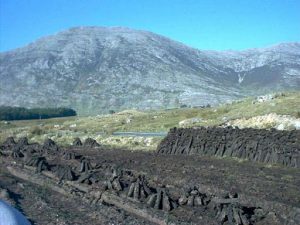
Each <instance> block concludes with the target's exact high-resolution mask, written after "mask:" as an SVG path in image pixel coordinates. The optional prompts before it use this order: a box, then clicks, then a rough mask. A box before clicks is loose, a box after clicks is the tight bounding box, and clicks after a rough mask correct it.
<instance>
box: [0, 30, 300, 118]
mask: <svg viewBox="0 0 300 225" xmlns="http://www.w3.org/2000/svg"><path fill="white" fill-rule="evenodd" d="M0 79H1V82H0V105H11V106H26V107H37V106H39V107H54V106H64V107H72V108H74V109H76V110H77V111H78V112H79V114H98V113H101V112H107V111H109V110H110V109H113V110H122V109H128V108H137V109H150V108H170V107H178V106H179V105H182V104H185V105H191V106H199V105H206V104H211V105H213V104H218V103H222V102H226V101H230V100H233V99H237V98H240V97H243V96H247V95H254V94H260V93H264V92H270V91H277V90H295V89H296V90H299V89H300V43H284V44H279V45H275V46H271V47H267V48H262V49H250V50H245V51H206V50H205V51H202V50H198V49H194V48H191V47H188V46H186V45H184V44H182V43H179V42H176V41H173V40H171V39H168V38H166V37H163V36H160V35H157V34H154V33H151V32H147V31H140V30H133V29H129V28H124V27H76V28H71V29H68V30H66V31H62V32H59V33H57V34H55V35H52V36H47V37H44V38H41V39H39V40H37V41H35V42H33V43H31V44H29V45H27V46H25V47H23V48H18V49H15V50H12V51H8V52H2V53H0Z"/></svg>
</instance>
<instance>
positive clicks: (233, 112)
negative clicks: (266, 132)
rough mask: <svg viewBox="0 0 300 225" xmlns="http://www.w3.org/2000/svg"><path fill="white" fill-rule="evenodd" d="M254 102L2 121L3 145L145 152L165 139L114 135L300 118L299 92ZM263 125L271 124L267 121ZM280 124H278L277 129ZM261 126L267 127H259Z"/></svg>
mask: <svg viewBox="0 0 300 225" xmlns="http://www.w3.org/2000/svg"><path fill="white" fill-rule="evenodd" d="M254 100H255V98H253V97H251V98H250V97H249V98H246V99H243V100H239V101H235V102H232V103H230V104H223V105H220V106H218V107H211V108H178V109H171V110H156V111H143V112H141V111H136V110H126V111H122V112H116V113H114V114H107V115H98V116H89V117H80V116H78V117H67V118H51V119H47V120H39V119H38V120H20V121H10V122H4V121H2V122H0V142H1V141H4V140H5V139H6V138H7V137H9V136H15V137H22V136H27V137H29V139H30V141H32V142H42V141H43V140H44V139H45V138H47V137H49V138H51V139H53V140H55V141H57V142H58V143H59V144H62V145H68V144H71V143H72V141H73V139H74V138H75V137H80V138H81V139H83V140H84V139H86V138H87V137H91V138H94V139H96V140H97V141H98V142H99V143H103V144H105V145H113V146H116V147H120V146H121V147H126V148H131V149H145V150H146V149H155V148H156V145H157V144H158V143H159V141H160V140H161V138H162V137H125V136H113V133H114V132H116V131H121V132H127V131H135V132H167V131H169V129H170V128H172V127H193V126H218V125H222V124H228V123H229V124H232V125H234V126H237V125H240V124H241V125H243V126H244V125H245V127H248V123H250V125H251V126H253V123H252V122H251V121H252V120H253V118H254V117H257V116H265V115H269V114H272V115H275V114H276V115H278V116H275V118H279V119H281V118H290V117H291V118H297V117H298V118H299V112H300V92H290V93H285V95H280V96H277V97H274V98H273V99H271V100H269V101H265V102H261V103H255V104H253V101H254ZM281 115H288V116H289V117H282V116H281ZM269 117H270V118H273V116H267V117H266V118H269ZM263 118H265V117H263ZM254 119H255V118H254ZM248 121H250V122H248ZM258 122H259V121H258ZM264 122H268V120H265V119H264ZM273 122H274V121H270V123H269V124H266V123H264V124H261V123H257V126H255V127H256V128H271V127H274V124H273ZM282 122H284V121H280V124H281V123H282ZM280 124H279V123H277V122H276V124H275V125H276V126H277V125H280ZM262 125H264V126H265V127H259V126H262ZM283 125H284V123H283Z"/></svg>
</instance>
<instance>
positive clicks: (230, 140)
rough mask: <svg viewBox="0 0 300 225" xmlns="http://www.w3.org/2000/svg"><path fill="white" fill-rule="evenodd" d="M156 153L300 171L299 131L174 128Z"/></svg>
mask: <svg viewBox="0 0 300 225" xmlns="http://www.w3.org/2000/svg"><path fill="white" fill-rule="evenodd" d="M157 152H158V153H159V154H186V155H191V154H200V155H209V156H227V157H237V158H242V159H248V160H250V161H257V162H263V163H276V164H281V165H284V166H288V167H296V168H300V131H299V130H294V131H279V130H275V129H272V130H261V129H252V128H247V129H237V128H232V127H226V128H219V127H211V128H205V127H200V128H179V129H177V128H173V129H171V130H170V132H169V134H168V135H167V137H166V138H165V139H164V140H163V141H162V142H161V143H160V145H159V146H158V148H157Z"/></svg>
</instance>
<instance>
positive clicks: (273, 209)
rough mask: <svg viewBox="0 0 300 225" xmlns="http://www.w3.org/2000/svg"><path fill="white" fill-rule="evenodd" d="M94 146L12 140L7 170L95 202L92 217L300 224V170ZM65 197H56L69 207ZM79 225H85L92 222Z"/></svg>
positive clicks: (5, 149)
mask: <svg viewBox="0 0 300 225" xmlns="http://www.w3.org/2000/svg"><path fill="white" fill-rule="evenodd" d="M76 143H79V142H78V140H77V142H76ZM87 144H91V145H90V146H95V147H86V146H87ZM87 144H86V145H85V144H83V145H82V146H80V145H81V144H78V145H79V146H76V147H75V146H73V147H69V148H61V147H59V146H56V144H55V143H53V142H51V141H49V140H48V141H46V142H45V144H44V145H43V146H39V145H37V144H34V145H28V143H26V140H21V141H20V142H19V143H15V142H14V141H13V140H10V141H7V142H6V143H4V145H3V146H2V153H3V155H2V156H1V160H2V162H1V170H2V171H5V172H3V173H5V174H7V173H9V171H13V170H15V171H19V173H16V174H15V176H20V178H22V179H25V180H27V181H30V182H33V180H30V179H33V177H34V178H35V181H36V183H37V184H39V185H40V187H42V188H43V189H45V187H44V186H43V185H42V184H43V183H45V181H47V180H49V182H48V184H49V186H48V188H50V189H52V190H53V189H56V190H62V191H61V194H63V195H65V192H66V193H67V195H68V196H69V197H71V198H70V199H77V200H76V202H77V204H81V203H80V201H78V199H81V200H82V204H83V205H85V204H86V203H85V202H90V203H93V205H94V207H95V208H93V207H92V208H90V211H89V213H92V212H93V211H97V212H98V213H100V214H103V215H106V217H104V216H103V218H108V220H110V221H114V220H116V221H115V222H116V224H129V223H128V221H131V224H147V223H149V224H151V223H156V224H167V223H169V222H173V224H208V225H209V224H291V225H292V224H295V225H296V224H299V223H300V218H299V217H300V214H299V211H300V190H299V186H300V170H299V169H298V168H287V167H283V166H275V167H274V166H273V167H269V166H266V165H265V164H263V163H256V162H250V161H237V160H235V159H230V158H222V159H219V158H216V157H209V156H201V155H162V154H157V153H146V152H129V151H125V150H118V149H104V148H103V147H101V146H97V145H96V144H95V143H94V142H93V141H92V140H89V143H87ZM14 161H15V162H16V164H15V163H13V162H14ZM7 168H12V169H10V170H8V169H7ZM34 171H36V172H34ZM23 173H24V174H23ZM22 174H23V175H22ZM30 174H32V175H30ZM33 174H34V176H33ZM9 176H11V175H9ZM9 176H8V175H2V177H4V179H1V183H0V184H1V186H2V187H4V188H7V189H10V188H11V189H14V186H13V185H11V184H9V182H6V180H7V179H8V178H7V177H9ZM26 176H27V178H26ZM5 177H6V178H5ZM10 179H12V178H10ZM50 181H51V182H52V183H53V184H51V182H50ZM51 193H53V192H51ZM61 194H59V193H57V194H56V196H57V197H53V199H55V200H56V201H58V202H59V203H60V204H62V205H64V200H63V199H62V200H60V197H59V196H60V195H61ZM54 196H55V194H54ZM26 198H28V196H27V194H25V195H24V199H26ZM52 201H53V200H49V202H50V203H49V204H50V205H51V204H53V203H51V202H52ZM70 201H72V200H70ZM103 204H104V205H103ZM107 204H113V205H115V207H106V205H107ZM65 206H66V207H67V208H68V207H69V205H68V204H65ZM116 207H117V208H119V212H120V213H116V216H112V214H111V212H112V211H110V210H115V209H116ZM96 209H97V210H96ZM73 210H74V209H73V208H72V207H70V211H71V212H70V213H71V214H72V213H75V212H76V210H74V212H73ZM125 212H127V213H125ZM25 213H26V215H28V216H29V217H30V218H32V220H33V221H38V220H39V218H38V217H36V214H35V213H34V212H31V211H28V212H25ZM122 214H126V215H127V218H129V220H126V219H125V217H124V221H123V222H122V221H120V218H122V217H121V216H118V215H122ZM41 216H42V217H43V215H41ZM130 218H131V219H130ZM149 218H154V220H151V221H150V219H149ZM90 219H91V218H90ZM108 220H107V219H106V220H105V219H103V221H108ZM117 221H119V223H118V222H117ZM147 221H148V222H147ZM39 224H42V223H39ZM77 224H85V219H84V217H83V219H82V221H81V222H77ZM95 224H96V223H95ZM102 224H106V222H104V223H102ZM107 224H108V223H107Z"/></svg>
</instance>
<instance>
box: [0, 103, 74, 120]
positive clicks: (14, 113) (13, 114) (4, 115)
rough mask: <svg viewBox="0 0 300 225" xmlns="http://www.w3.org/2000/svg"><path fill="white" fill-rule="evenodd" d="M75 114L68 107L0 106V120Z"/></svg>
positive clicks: (47, 117) (45, 117) (46, 117)
mask: <svg viewBox="0 0 300 225" xmlns="http://www.w3.org/2000/svg"><path fill="white" fill-rule="evenodd" d="M67 116H76V111H75V110H73V109H70V108H33V109H27V108H23V107H10V106H0V120H32V119H49V118H54V117H67Z"/></svg>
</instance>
